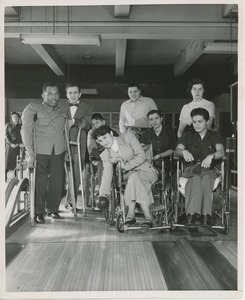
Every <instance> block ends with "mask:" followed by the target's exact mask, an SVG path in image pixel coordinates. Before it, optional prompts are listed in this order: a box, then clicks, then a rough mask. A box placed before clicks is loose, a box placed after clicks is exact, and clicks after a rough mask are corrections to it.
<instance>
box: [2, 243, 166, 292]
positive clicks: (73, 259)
mask: <svg viewBox="0 0 245 300" xmlns="http://www.w3.org/2000/svg"><path fill="white" fill-rule="evenodd" d="M6 278H7V291H8V292H38V291H133V290H141V291H146V290H158V291H159V290H160V291H164V290H167V285H166V281H165V279H164V276H163V273H162V272H161V268H160V266H159V264H158V261H157V258H156V255H155V253H154V250H153V247H152V244H151V242H129V243H124V242H83V243H30V244H28V245H27V246H26V248H25V249H24V250H22V251H21V252H20V253H19V255H18V256H17V257H16V258H15V259H14V260H13V261H12V262H11V263H10V264H9V266H8V267H7V271H6Z"/></svg>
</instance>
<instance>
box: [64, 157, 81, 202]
mask: <svg viewBox="0 0 245 300" xmlns="http://www.w3.org/2000/svg"><path fill="white" fill-rule="evenodd" d="M72 168H73V183H74V187H71V186H69V185H68V188H67V195H66V199H65V204H68V203H72V196H71V191H70V189H71V188H74V193H75V201H76V203H77V194H78V189H79V184H80V173H79V166H78V154H77V153H73V154H72Z"/></svg>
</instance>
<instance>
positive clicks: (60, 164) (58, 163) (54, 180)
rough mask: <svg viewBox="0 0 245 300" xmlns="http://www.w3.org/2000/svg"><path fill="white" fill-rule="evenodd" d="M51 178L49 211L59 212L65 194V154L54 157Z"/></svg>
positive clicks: (48, 190) (48, 200)
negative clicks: (63, 193)
mask: <svg viewBox="0 0 245 300" xmlns="http://www.w3.org/2000/svg"><path fill="white" fill-rule="evenodd" d="M49 170H50V177H49V182H48V189H47V211H48V212H58V211H59V206H60V201H61V198H62V192H63V182H64V153H61V154H59V155H52V158H51V161H50V165H49Z"/></svg>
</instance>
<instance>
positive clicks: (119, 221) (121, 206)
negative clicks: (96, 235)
mask: <svg viewBox="0 0 245 300" xmlns="http://www.w3.org/2000/svg"><path fill="white" fill-rule="evenodd" d="M170 160H171V159H170ZM116 174H117V176H116V179H117V184H116V192H115V194H116V199H117V201H118V202H117V203H118V205H117V207H116V227H117V230H118V231H119V232H120V233H123V232H126V231H128V230H146V229H147V230H165V229H170V230H171V228H172V220H173V216H174V206H173V180H174V176H173V171H172V170H171V171H170V172H169V174H168V176H166V171H165V165H164V160H163V159H161V170H160V174H159V180H158V181H157V182H155V183H154V184H153V185H152V194H153V198H154V203H153V204H152V205H151V206H150V213H151V218H152V221H153V227H151V228H145V227H144V228H143V227H140V226H129V225H125V221H126V216H127V210H128V209H127V206H125V202H124V187H125V183H124V182H123V174H122V169H121V164H120V162H118V164H117V171H116ZM136 208H137V205H136Z"/></svg>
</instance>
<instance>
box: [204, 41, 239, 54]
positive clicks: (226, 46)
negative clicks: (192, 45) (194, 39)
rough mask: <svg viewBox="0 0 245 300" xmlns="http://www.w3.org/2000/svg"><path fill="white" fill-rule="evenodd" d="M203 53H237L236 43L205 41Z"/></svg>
mask: <svg viewBox="0 0 245 300" xmlns="http://www.w3.org/2000/svg"><path fill="white" fill-rule="evenodd" d="M203 53H228V54H230V53H237V43H234V44H233V45H232V46H231V44H230V43H205V44H204V47H203Z"/></svg>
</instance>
